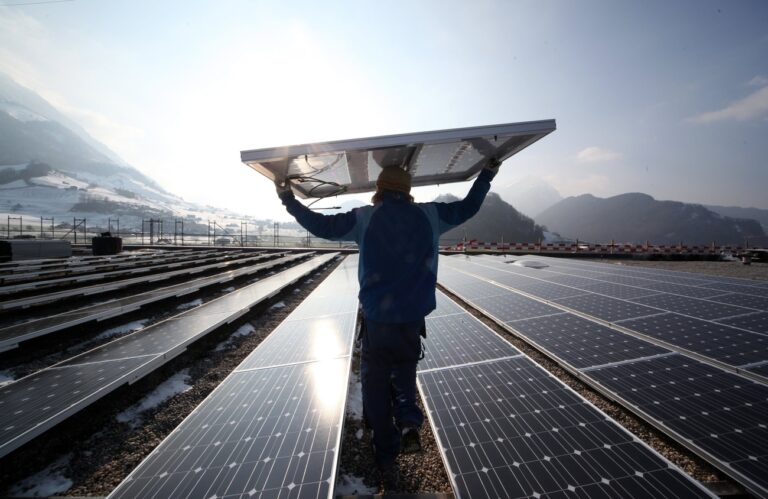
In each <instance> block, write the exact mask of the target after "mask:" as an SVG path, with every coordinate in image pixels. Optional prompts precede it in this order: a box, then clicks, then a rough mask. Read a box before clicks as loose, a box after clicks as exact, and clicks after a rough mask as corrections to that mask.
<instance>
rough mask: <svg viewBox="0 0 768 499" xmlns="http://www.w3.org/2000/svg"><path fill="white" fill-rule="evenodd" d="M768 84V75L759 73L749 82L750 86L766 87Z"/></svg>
mask: <svg viewBox="0 0 768 499" xmlns="http://www.w3.org/2000/svg"><path fill="white" fill-rule="evenodd" d="M766 85H768V76H765V75H757V76H755V77H754V78H752V79H751V80H749V81H748V82H747V86H748V87H764V86H766Z"/></svg>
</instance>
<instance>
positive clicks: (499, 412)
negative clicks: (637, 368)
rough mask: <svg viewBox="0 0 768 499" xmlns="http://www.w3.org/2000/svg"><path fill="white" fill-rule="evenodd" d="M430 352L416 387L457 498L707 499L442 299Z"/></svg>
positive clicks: (431, 326)
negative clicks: (619, 498) (630, 498)
mask: <svg viewBox="0 0 768 499" xmlns="http://www.w3.org/2000/svg"><path fill="white" fill-rule="evenodd" d="M528 312H529V313H530V314H537V313H544V314H546V313H548V312H549V311H548V310H536V307H535V306H533V307H530V308H529V309H528ZM427 345H428V346H427V352H426V356H425V358H424V360H423V361H421V362H420V365H419V372H418V385H419V390H420V391H421V394H422V396H423V399H424V403H425V405H426V407H427V409H428V416H429V420H430V423H431V424H432V427H433V428H434V430H435V436H436V438H437V441H438V444H439V446H440V449H441V452H442V455H443V458H444V461H445V464H446V466H447V468H448V471H449V476H450V478H451V481H452V484H453V487H454V491H455V492H456V495H457V497H542V496H546V497H558V496H563V497H567V496H574V497H707V496H710V494H709V493H708V492H707V491H706V490H704V489H703V488H701V486H700V485H699V484H697V483H695V482H694V481H693V480H691V479H689V478H688V477H687V476H686V475H684V474H683V473H682V472H681V471H680V470H678V469H677V468H675V467H674V466H673V465H672V464H671V463H669V462H668V461H666V460H665V459H664V458H662V457H661V456H660V455H658V454H657V453H656V452H655V451H653V450H652V449H650V448H649V447H647V446H646V445H645V444H643V443H642V442H640V441H639V440H638V439H637V438H636V437H634V436H633V435H631V434H630V433H628V432H627V431H626V430H624V429H623V428H622V427H621V426H620V425H618V424H617V423H616V422H615V421H613V420H612V419H610V418H609V417H608V416H606V415H605V414H604V413H602V412H601V411H599V410H598V409H596V408H595V407H594V406H592V405H591V404H590V403H589V402H587V401H586V400H585V399H584V398H582V397H581V396H580V395H578V394H577V393H576V392H574V391H573V390H571V389H570V388H569V387H567V386H566V385H565V384H563V383H562V382H561V381H559V380H558V379H556V378H555V377H554V376H552V375H551V374H549V373H548V372H547V371H546V370H544V369H543V368H542V367H541V366H539V365H538V364H536V363H535V362H533V361H532V360H531V359H529V358H527V357H526V356H524V355H523V354H522V353H521V352H520V351H519V350H517V349H516V348H515V347H513V346H512V345H511V344H510V343H508V342H507V341H506V340H504V339H502V338H501V337H499V336H498V335H496V334H495V333H494V332H493V331H492V330H490V329H489V328H488V327H487V326H485V325H484V324H482V323H481V322H480V321H479V320H477V319H475V318H474V317H473V316H471V315H470V314H469V313H467V312H466V311H465V310H463V309H462V308H460V307H459V306H458V305H456V304H455V303H453V302H452V301H450V300H449V299H448V298H447V297H446V296H445V295H443V294H441V293H439V294H438V308H437V310H436V311H435V312H433V313H432V314H431V315H430V316H429V317H428V318H427Z"/></svg>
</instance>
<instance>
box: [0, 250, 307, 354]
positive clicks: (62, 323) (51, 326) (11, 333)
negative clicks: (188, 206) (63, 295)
mask: <svg viewBox="0 0 768 499" xmlns="http://www.w3.org/2000/svg"><path fill="white" fill-rule="evenodd" d="M309 254H310V253H296V254H293V255H290V256H286V257H282V258H277V259H274V260H270V261H268V262H265V263H261V264H256V265H250V266H247V267H243V268H239V269H237V270H232V271H228V272H224V273H221V274H216V275H212V276H209V277H204V278H200V279H196V280H194V281H190V282H182V283H179V284H176V285H172V286H166V287H164V288H158V289H153V290H151V291H147V292H144V293H138V294H134V295H131V296H127V297H124V298H119V299H116V300H110V301H108V302H105V303H99V304H96V305H92V306H89V307H84V308H80V309H75V310H71V311H68V312H64V313H62V314H57V315H50V316H45V317H42V318H39V319H33V320H30V321H26V322H22V323H19V324H14V325H13V326H9V327H5V328H2V329H0V352H2V351H5V350H10V349H12V348H16V347H18V346H19V343H20V342H22V341H26V340H29V339H32V338H36V337H40V336H43V335H46V334H50V333H53V332H56V331H60V330H62V329H65V328H69V327H73V326H76V325H78V324H82V323H85V322H89V321H94V320H105V319H108V318H114V317H118V316H120V315H124V314H127V313H129V312H132V311H134V310H137V309H138V308H140V307H142V306H144V305H147V304H150V303H155V302H158V301H160V300H164V299H167V298H171V297H174V296H181V295H186V294H189V293H191V292H194V291H197V290H199V289H201V288H204V287H206V286H211V285H214V284H221V283H224V282H229V281H231V280H233V279H236V278H238V277H243V276H247V275H251V274H254V273H256V272H260V271H262V270H264V269H269V268H272V267H275V266H278V265H284V264H286V263H289V262H292V261H294V260H298V259H301V258H305V257H307V256H308V255H309ZM255 258H258V259H259V260H261V259H263V257H255Z"/></svg>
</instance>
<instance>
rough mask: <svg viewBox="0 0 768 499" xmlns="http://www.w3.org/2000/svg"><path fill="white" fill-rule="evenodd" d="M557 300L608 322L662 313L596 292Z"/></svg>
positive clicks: (561, 303)
mask: <svg viewBox="0 0 768 499" xmlns="http://www.w3.org/2000/svg"><path fill="white" fill-rule="evenodd" d="M555 302H556V303H558V304H559V305H563V306H565V307H568V308H570V309H572V310H576V311H578V312H582V313H584V314H588V315H591V316H592V317H596V318H598V319H602V320H604V321H608V322H616V321H621V320H625V319H631V318H633V317H643V316H646V315H652V314H658V313H660V311H659V310H658V309H655V308H650V307H646V306H643V305H638V304H636V303H631V302H628V301H625V300H617V299H615V298H609V297H607V296H601V295H595V294H588V295H583V296H574V297H570V298H561V299H558V300H555Z"/></svg>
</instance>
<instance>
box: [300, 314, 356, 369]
mask: <svg viewBox="0 0 768 499" xmlns="http://www.w3.org/2000/svg"><path fill="white" fill-rule="evenodd" d="M339 326H341V324H340V323H339V322H338V321H336V320H333V319H315V320H314V321H313V322H312V325H311V327H310V330H309V341H310V344H311V345H312V346H311V350H310V355H311V357H312V358H313V359H317V360H321V361H322V360H327V359H332V358H334V357H339V356H341V355H345V354H346V353H347V352H346V347H345V345H344V343H343V342H342V338H343V336H342V334H341V332H340V331H339Z"/></svg>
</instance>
